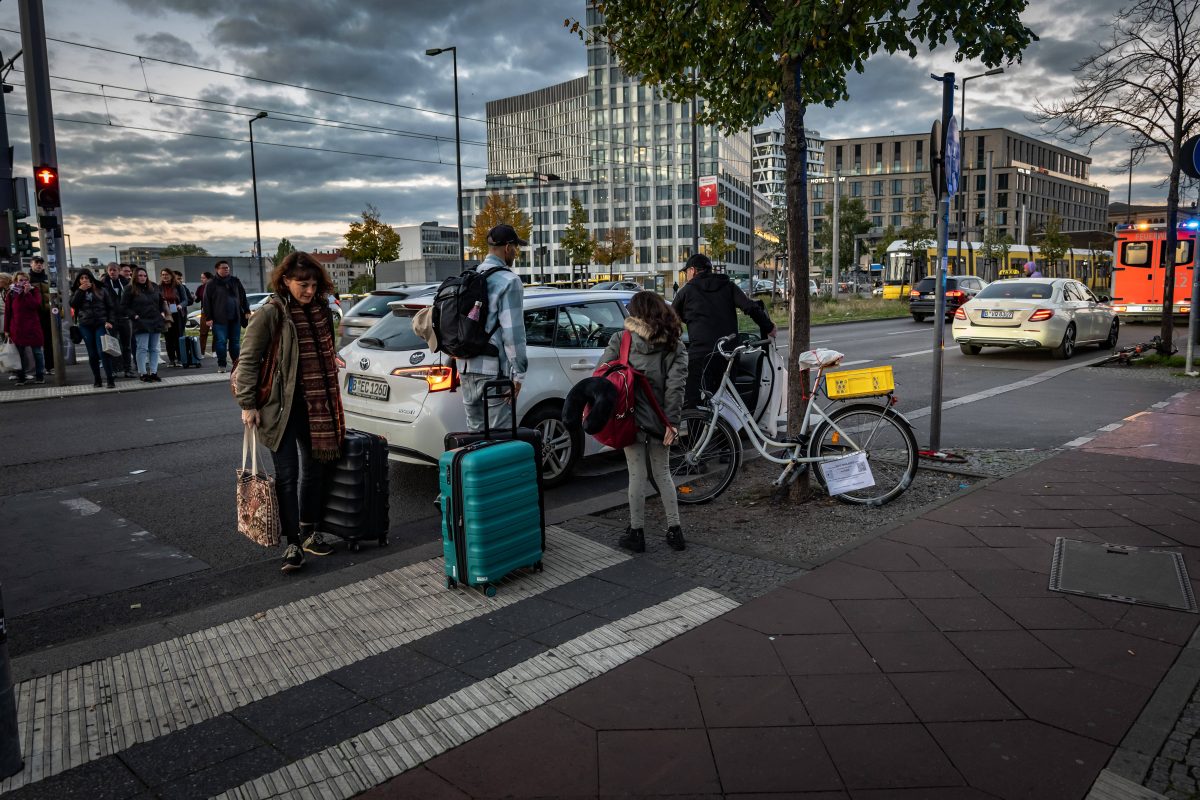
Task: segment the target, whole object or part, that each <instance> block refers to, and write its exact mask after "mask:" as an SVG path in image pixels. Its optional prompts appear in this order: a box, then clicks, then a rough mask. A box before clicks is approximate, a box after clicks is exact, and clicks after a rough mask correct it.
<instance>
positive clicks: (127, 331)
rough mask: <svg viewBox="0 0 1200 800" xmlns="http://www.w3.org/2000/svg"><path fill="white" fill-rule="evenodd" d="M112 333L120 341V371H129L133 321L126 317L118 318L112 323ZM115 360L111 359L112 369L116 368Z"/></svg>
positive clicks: (131, 359)
mask: <svg viewBox="0 0 1200 800" xmlns="http://www.w3.org/2000/svg"><path fill="white" fill-rule="evenodd" d="M112 335H113V336H115V337H117V341H118V342H120V343H121V362H120V363H121V371H122V372H131V371H132V370H133V323H132V322H130V321H129V320H127V319H119V320H117V321H116V322H114V323H113V326H112ZM116 365H117V360H116V359H115V358H114V359H113V369H114V370H115V369H116Z"/></svg>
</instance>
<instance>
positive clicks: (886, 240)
mask: <svg viewBox="0 0 1200 800" xmlns="http://www.w3.org/2000/svg"><path fill="white" fill-rule="evenodd" d="M899 238H900V231H899V230H898V229H897V228H896V226H895V225H888V226H887V227H886V228H884V229H883V233H881V234H879V238H878V239H873V240H871V242H870V244H868V245H867V252H868V253H869V254H870V256H871V263H872V264H883V263H885V262H886V261H887V249H888V247H890V246H891V244H892V242H894V241H896V240H897V239H899Z"/></svg>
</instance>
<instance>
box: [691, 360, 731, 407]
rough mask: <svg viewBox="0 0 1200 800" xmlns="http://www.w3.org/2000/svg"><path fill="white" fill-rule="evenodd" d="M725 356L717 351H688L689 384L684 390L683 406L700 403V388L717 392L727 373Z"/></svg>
mask: <svg viewBox="0 0 1200 800" xmlns="http://www.w3.org/2000/svg"><path fill="white" fill-rule="evenodd" d="M725 364H726V361H725V358H724V357H723V356H722V355H721V354H720V353H717V352H707V353H693V352H692V351H690V350H689V351H688V377H687V385H686V386H685V387H684V390H683V407H684V408H695V407H696V406H698V405H700V390H701V389H704V390H706V391H709V392H713V393H716V391H717V388H718V387H720V385H721V376H722V375H723V374H724V373H725Z"/></svg>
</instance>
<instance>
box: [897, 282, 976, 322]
mask: <svg viewBox="0 0 1200 800" xmlns="http://www.w3.org/2000/svg"><path fill="white" fill-rule="evenodd" d="M985 286H987V282H986V281H984V280H983V279H982V278H976V277H975V276H974V275H948V276H946V320H947V321H949V320H950V319H952V318H953V317H954V312H955V311H956V310H957V309H958V307H959V306H961V305H963V304H964V303H966V302H967V301H969V300H970V299H971V298H973V297H974V296H975V295H977V294H979V292H981V291H982V290H983V287H985ZM936 305H937V277H936V276H934V275H927V276H925V277H924V278H922V279H921V280H920V282H918V283H917V285H916V286H915V287H913V289H912V291H910V292H909V293H908V312H909V313H910V314H912V318H913V319H914V320H916V321H917V322H924V321H925V320H926V319H928V318H929V317H932V316H933V315H934V313H935V311H936Z"/></svg>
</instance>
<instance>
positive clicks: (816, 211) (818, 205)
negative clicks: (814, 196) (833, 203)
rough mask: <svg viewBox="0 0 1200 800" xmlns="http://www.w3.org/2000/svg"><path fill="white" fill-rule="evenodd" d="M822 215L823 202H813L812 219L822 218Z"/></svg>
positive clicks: (823, 212) (823, 211)
mask: <svg viewBox="0 0 1200 800" xmlns="http://www.w3.org/2000/svg"><path fill="white" fill-rule="evenodd" d="M824 214H825V204H824V203H823V202H821V201H820V200H816V201H814V202H813V204H812V215H813V216H814V217H820V216H824Z"/></svg>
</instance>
